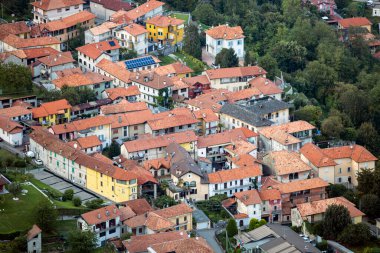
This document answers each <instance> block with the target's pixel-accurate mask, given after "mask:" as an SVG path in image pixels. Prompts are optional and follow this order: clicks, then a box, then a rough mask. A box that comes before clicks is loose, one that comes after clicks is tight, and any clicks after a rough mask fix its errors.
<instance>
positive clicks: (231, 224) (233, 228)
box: [226, 219, 238, 237]
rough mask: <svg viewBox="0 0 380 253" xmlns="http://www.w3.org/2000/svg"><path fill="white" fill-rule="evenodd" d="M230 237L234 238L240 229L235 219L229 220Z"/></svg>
mask: <svg viewBox="0 0 380 253" xmlns="http://www.w3.org/2000/svg"><path fill="white" fill-rule="evenodd" d="M226 230H227V234H228V237H234V236H235V235H237V233H238V228H237V225H236V221H235V220H234V219H229V220H228V224H227V227H226Z"/></svg>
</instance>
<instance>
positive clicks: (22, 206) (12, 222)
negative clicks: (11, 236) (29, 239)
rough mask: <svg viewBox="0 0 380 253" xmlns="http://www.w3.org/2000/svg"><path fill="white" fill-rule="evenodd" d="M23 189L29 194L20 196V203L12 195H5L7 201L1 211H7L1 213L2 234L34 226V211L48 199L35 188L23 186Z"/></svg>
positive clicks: (0, 227)
mask: <svg viewBox="0 0 380 253" xmlns="http://www.w3.org/2000/svg"><path fill="white" fill-rule="evenodd" d="M22 188H23V189H25V190H28V193H27V194H26V195H24V196H23V195H20V197H19V200H18V201H14V200H13V199H12V198H13V196H12V195H11V194H6V195H5V201H4V203H2V204H1V209H5V211H1V212H0V220H1V222H0V233H4V234H5V233H11V232H15V231H22V230H27V229H30V228H31V227H32V225H33V224H34V218H33V215H34V210H35V209H36V208H37V206H38V205H39V202H40V201H43V200H44V199H46V198H45V197H44V196H43V195H42V194H41V193H40V192H39V191H37V190H36V189H35V188H34V187H33V186H29V185H23V186H22Z"/></svg>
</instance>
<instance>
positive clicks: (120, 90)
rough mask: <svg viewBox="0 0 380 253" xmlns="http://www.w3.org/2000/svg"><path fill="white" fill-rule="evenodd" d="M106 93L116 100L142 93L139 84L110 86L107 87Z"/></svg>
mask: <svg viewBox="0 0 380 253" xmlns="http://www.w3.org/2000/svg"><path fill="white" fill-rule="evenodd" d="M105 93H106V94H107V97H108V98H110V99H112V100H116V99H118V98H120V97H123V98H124V97H130V96H137V95H140V90H139V87H137V86H129V87H125V88H124V87H117V88H110V89H106V90H105Z"/></svg>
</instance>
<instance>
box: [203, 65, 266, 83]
mask: <svg viewBox="0 0 380 253" xmlns="http://www.w3.org/2000/svg"><path fill="white" fill-rule="evenodd" d="M266 73H267V72H266V71H265V70H264V69H263V68H261V67H259V66H247V67H232V68H219V69H209V70H206V74H207V76H208V78H209V79H210V80H213V79H221V78H229V77H243V76H261V75H265V74H266Z"/></svg>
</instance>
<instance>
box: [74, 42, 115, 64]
mask: <svg viewBox="0 0 380 253" xmlns="http://www.w3.org/2000/svg"><path fill="white" fill-rule="evenodd" d="M119 48H120V45H119V43H118V42H117V41H116V40H109V41H108V40H107V41H101V42H97V43H92V44H87V45H84V46H81V47H78V48H76V50H77V51H78V63H79V67H80V68H81V69H82V70H83V71H95V69H96V65H97V64H98V63H99V62H100V61H101V60H102V59H107V60H110V61H113V62H114V61H118V60H119Z"/></svg>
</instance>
